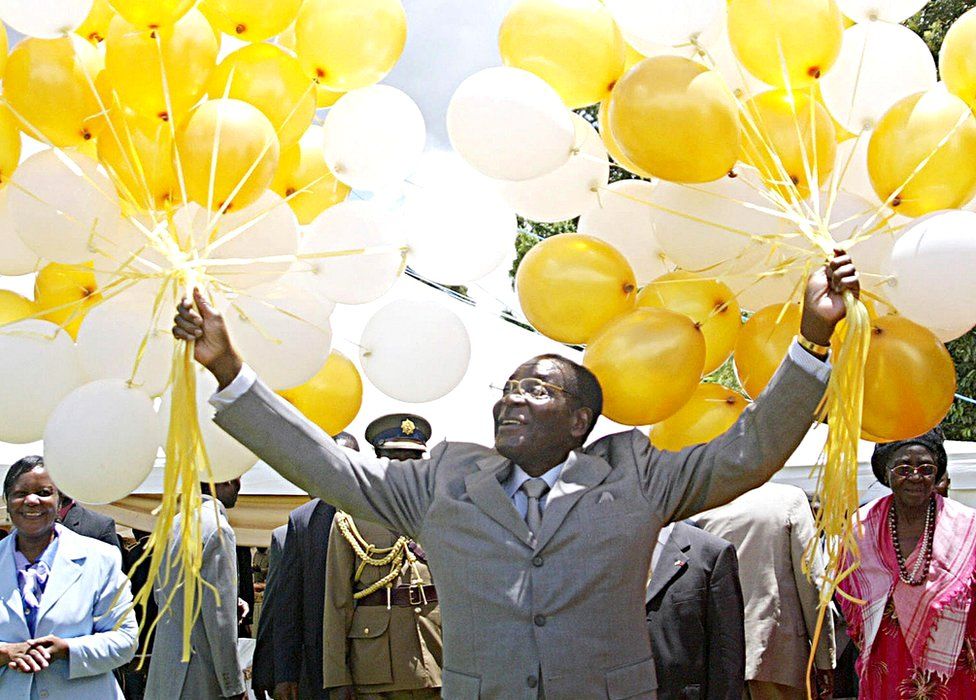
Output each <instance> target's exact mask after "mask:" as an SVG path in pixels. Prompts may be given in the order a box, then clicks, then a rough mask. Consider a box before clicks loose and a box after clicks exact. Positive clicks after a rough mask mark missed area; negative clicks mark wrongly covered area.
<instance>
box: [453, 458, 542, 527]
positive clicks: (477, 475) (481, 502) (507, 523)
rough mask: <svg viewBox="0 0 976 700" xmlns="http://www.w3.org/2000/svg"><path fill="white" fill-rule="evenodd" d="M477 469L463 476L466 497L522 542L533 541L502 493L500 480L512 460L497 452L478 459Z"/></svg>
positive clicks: (521, 520) (510, 503)
mask: <svg viewBox="0 0 976 700" xmlns="http://www.w3.org/2000/svg"><path fill="white" fill-rule="evenodd" d="M477 464H478V471H476V472H471V473H470V474H468V475H467V476H466V477H464V485H465V487H466V488H467V493H468V497H469V498H470V499H471V502H472V503H474V504H475V505H476V506H478V508H480V509H481V511H482V512H483V513H484V514H485V515H487V516H488V517H489V518H491V519H492V520H494V521H495V522H496V523H498V524H499V525H501V526H502V527H504V528H505V529H506V530H508V531H509V532H511V533H512V534H513V535H515V536H516V537H518V538H519V540H521V541H522V542H524V543H525V544H527V545H529V546H531V545H532V535H531V533H530V532H529V526H528V525H526V524H525V520H523V519H522V516H520V515H519V512H518V511H517V510H516V509H515V504H514V503H512V499H511V498H509V497H508V494H507V493H505V489H503V488H502V485H501V481H502V479H503V478H504V477H505V476H506V475H507V474H508V473H509V471H510V470H511V463H510V462H509V461H508V460H507V459H506V458H504V457H502V456H501V455H499V454H493V455H490V456H488V457H485V458H483V459H481V460H478V462H477Z"/></svg>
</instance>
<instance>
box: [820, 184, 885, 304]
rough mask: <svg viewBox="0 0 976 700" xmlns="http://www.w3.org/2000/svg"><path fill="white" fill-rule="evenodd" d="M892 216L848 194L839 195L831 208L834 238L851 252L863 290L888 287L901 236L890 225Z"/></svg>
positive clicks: (831, 228)
mask: <svg viewBox="0 0 976 700" xmlns="http://www.w3.org/2000/svg"><path fill="white" fill-rule="evenodd" d="M890 217H891V213H890V210H888V209H884V210H883V211H880V212H879V211H878V205H876V204H874V203H872V202H869V201H868V200H866V199H864V198H863V197H858V196H857V195H854V194H848V193H847V192H838V193H837V196H836V197H835V198H834V202H833V204H832V206H831V208H830V221H829V223H828V225H829V227H830V235H831V237H832V238H833V239H834V240H835V241H837V243H838V244H840V245H841V246H842V247H843V248H844V249H845V250H847V251H849V252H850V254H851V258H852V259H853V261H854V266H855V267H857V271H858V273H859V274H860V277H861V287H863V288H864V289H867V290H870V291H874V290H875V289H877V288H879V287H883V286H884V284H885V283H884V270H885V268H886V267H887V263H888V258H889V257H890V256H891V250H892V248H893V247H894V245H895V241H897V240H898V239H899V238H900V237H901V232H900V231H899V232H895V231H894V230H892V228H891V226H890V225H889V221H890ZM849 241H850V243H848V242H849Z"/></svg>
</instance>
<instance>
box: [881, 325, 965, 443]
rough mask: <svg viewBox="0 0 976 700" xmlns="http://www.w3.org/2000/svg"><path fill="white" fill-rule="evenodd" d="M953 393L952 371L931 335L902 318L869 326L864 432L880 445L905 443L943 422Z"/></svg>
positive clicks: (937, 340) (948, 357) (940, 344)
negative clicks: (869, 339)
mask: <svg viewBox="0 0 976 700" xmlns="http://www.w3.org/2000/svg"><path fill="white" fill-rule="evenodd" d="M955 391H956V369H955V367H954V366H953V364H952V358H951V357H950V356H949V351H948V350H946V348H945V345H943V344H942V343H941V342H940V341H939V339H938V338H936V337H935V334H934V333H932V331H930V330H928V329H927V328H923V327H922V326H919V325H918V324H915V323H912V322H911V321H909V320H908V319H905V318H902V317H900V316H882V317H881V318H879V319H876V320H875V321H874V323H873V324H872V326H871V345H870V348H869V349H868V360H867V363H866V364H865V366H864V417H863V419H862V426H863V427H864V431H865V432H866V433H867V434H869V435H872V436H874V437H875V438H876V439H878V440H882V441H885V440H905V439H907V438H910V437H914V436H916V435H921V434H922V433H924V432H926V431H928V430H931V429H932V428H934V427H935V426H936V425H938V424H939V422H940V421H941V420H942V419H943V418H944V417H945V415H946V413H947V412H948V411H949V407H950V406H951V405H952V401H953V398H954V396H955Z"/></svg>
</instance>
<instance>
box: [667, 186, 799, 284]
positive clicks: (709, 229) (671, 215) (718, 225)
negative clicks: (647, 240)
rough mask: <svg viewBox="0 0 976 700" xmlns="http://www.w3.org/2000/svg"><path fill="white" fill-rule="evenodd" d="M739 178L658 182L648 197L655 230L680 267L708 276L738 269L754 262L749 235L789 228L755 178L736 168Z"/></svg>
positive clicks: (771, 233) (767, 234) (776, 233)
mask: <svg viewBox="0 0 976 700" xmlns="http://www.w3.org/2000/svg"><path fill="white" fill-rule="evenodd" d="M736 172H737V173H738V175H737V177H723V178H720V179H719V180H716V181H714V182H707V183H703V184H700V185H682V184H676V183H672V182H664V181H661V182H659V183H658V184H657V186H656V187H655V189H654V191H653V193H652V197H651V206H650V208H651V210H652V212H653V218H654V231H655V234H656V236H657V239H658V241H659V242H660V244H661V247H662V248H663V249H664V252H665V253H667V256H668V258H670V259H671V260H673V261H674V262H675V263H676V264H677V265H678V266H679V267H682V268H684V269H686V270H689V271H691V272H695V271H704V272H707V273H708V274H711V275H720V274H725V273H732V272H741V271H742V270H744V269H748V268H750V267H752V265H754V264H755V262H756V257H757V256H756V254H755V251H754V248H755V247H756V246H757V245H759V244H757V243H755V242H754V241H753V240H751V239H750V236H761V237H775V236H779V235H782V234H783V233H784V232H785V231H786V230H787V228H788V226H787V222H786V220H785V219H782V218H780V217H778V216H776V215H775V214H773V213H770V210H771V209H774V208H775V207H774V205H772V204H770V203H769V202H768V201H767V200H766V199H764V198H763V196H762V195H761V194H760V192H761V190H762V185H761V184H760V183H759V182H758V177H756V176H755V174H754V172H753V171H751V170H749V169H747V168H742V167H740V168H737V170H736Z"/></svg>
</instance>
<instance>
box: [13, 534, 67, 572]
mask: <svg viewBox="0 0 976 700" xmlns="http://www.w3.org/2000/svg"><path fill="white" fill-rule="evenodd" d="M58 535H59V533H58V526H57V525H55V526H54V537H52V538H51V541H50V542H49V543H48V545H47V547H45V548H44V551H43V552H41V556H39V557H38V558H37V561H35V562H34V563H33V564H32V563H31V562H30V561H28V560H27V557H25V556H24V555H23V553H22V552H21V551H20V550H19V549H17V546H16V544H15V545H14V564H15V566H16V569H17V571H22V570H24V569H27V568H29V567H31V566H33V565H34V564H37V563H38V562H44V563H45V564H47V567H48V568H49V569H50V568H51V567H52V566H54V555H55V553H56V552H57V551H58ZM9 536H10V537H16V530H15V531H14V532H12V533H11V534H10V535H9ZM14 542H15V543H16V540H14Z"/></svg>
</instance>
